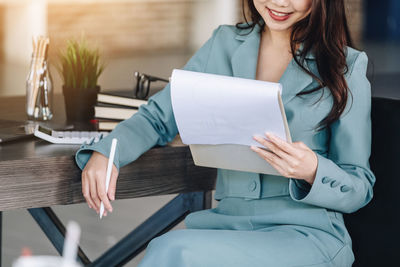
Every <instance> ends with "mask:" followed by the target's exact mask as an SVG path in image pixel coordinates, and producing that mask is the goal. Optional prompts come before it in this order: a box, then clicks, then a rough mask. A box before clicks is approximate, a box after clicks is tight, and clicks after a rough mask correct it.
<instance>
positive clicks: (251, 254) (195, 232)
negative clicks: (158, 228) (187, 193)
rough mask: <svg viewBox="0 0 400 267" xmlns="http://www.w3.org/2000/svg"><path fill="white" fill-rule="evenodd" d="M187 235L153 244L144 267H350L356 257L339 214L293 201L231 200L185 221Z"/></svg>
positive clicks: (175, 233) (179, 233) (176, 232)
mask: <svg viewBox="0 0 400 267" xmlns="http://www.w3.org/2000/svg"><path fill="white" fill-rule="evenodd" d="M185 225H186V227H187V229H182V230H173V231H170V232H168V233H166V234H164V235H162V236H160V237H157V238H155V239H153V240H152V241H151V242H150V243H149V245H148V247H147V249H146V253H145V256H144V258H143V260H142V261H141V262H140V264H139V267H150V266H152V267H155V266H162V267H206V266H207V267H225V266H226V267H244V266H249V267H269V266H270V267H280V266H282V267H283V266H285V267H289V266H290V267H293V266H313V267H319V266H327V267H328V266H338V267H347V266H349V267H350V266H351V265H352V263H353V262H354V255H353V252H352V249H351V239H350V236H349V235H348V233H347V230H346V228H345V226H344V223H343V220H342V218H341V217H340V216H337V215H336V213H335V212H328V211H327V210H326V209H323V208H319V207H315V208H312V207H310V206H309V205H304V204H301V203H298V202H294V201H292V200H291V199H290V197H289V196H280V197H271V198H264V199H251V200H250V199H249V200H247V199H244V198H233V197H228V198H224V199H222V200H221V201H220V202H219V203H218V206H217V207H216V208H214V209H209V210H203V211H198V212H194V213H191V214H189V215H188V216H187V217H186V218H185Z"/></svg>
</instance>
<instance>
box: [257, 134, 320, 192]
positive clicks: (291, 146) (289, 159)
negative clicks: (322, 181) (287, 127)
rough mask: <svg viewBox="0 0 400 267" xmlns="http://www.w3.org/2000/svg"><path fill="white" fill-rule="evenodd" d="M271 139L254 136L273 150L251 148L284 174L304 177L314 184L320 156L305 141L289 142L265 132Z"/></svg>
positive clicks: (299, 177)
mask: <svg viewBox="0 0 400 267" xmlns="http://www.w3.org/2000/svg"><path fill="white" fill-rule="evenodd" d="M265 135H266V136H267V137H268V139H269V140H271V141H268V140H267V139H265V138H263V137H259V136H254V137H253V138H254V140H256V141H257V142H259V143H260V144H262V145H263V146H265V147H267V148H268V149H269V150H271V152H269V151H267V150H265V149H263V148H260V147H256V146H251V149H252V150H253V151H255V152H257V154H258V155H259V156H260V157H262V158H263V159H265V160H266V161H267V162H268V163H269V164H271V165H272V167H274V168H275V169H276V170H277V171H278V172H279V173H280V174H281V175H282V176H285V177H288V178H295V179H303V180H305V181H306V182H308V183H309V184H311V185H312V184H313V183H314V180H315V175H316V173H317V166H318V158H317V155H316V154H315V152H314V151H312V150H311V149H310V148H309V147H308V146H306V145H305V144H304V143H303V142H294V143H288V142H286V141H285V140H282V139H280V138H279V137H277V136H275V135H272V134H268V133H266V134H265Z"/></svg>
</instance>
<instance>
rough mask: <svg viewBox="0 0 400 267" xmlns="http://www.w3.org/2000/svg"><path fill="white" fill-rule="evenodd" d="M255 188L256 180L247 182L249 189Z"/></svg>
mask: <svg viewBox="0 0 400 267" xmlns="http://www.w3.org/2000/svg"><path fill="white" fill-rule="evenodd" d="M256 188H257V183H256V181H251V182H250V183H249V191H251V192H253V191H254V190H256Z"/></svg>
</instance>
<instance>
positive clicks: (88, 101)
mask: <svg viewBox="0 0 400 267" xmlns="http://www.w3.org/2000/svg"><path fill="white" fill-rule="evenodd" d="M62 89H63V94H64V102H65V111H66V114H67V121H68V122H69V123H73V122H83V123H89V121H90V120H91V119H93V118H94V106H95V105H96V102H97V94H98V93H99V91H100V86H96V87H95V88H85V89H82V88H66V87H65V86H63V87H62Z"/></svg>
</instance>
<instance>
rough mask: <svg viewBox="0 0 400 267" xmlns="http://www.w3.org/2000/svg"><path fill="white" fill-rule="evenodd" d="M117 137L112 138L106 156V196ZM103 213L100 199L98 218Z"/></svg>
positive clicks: (102, 204)
mask: <svg viewBox="0 0 400 267" xmlns="http://www.w3.org/2000/svg"><path fill="white" fill-rule="evenodd" d="M117 141H118V140H117V138H113V140H112V142H111V149H110V156H109V157H108V164H107V174H106V197H108V196H107V193H108V186H109V185H110V180H111V171H112V167H113V163H114V156H115V149H116V148H117ZM103 213H104V203H103V201H101V204H100V219H101V218H102V217H103Z"/></svg>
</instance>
